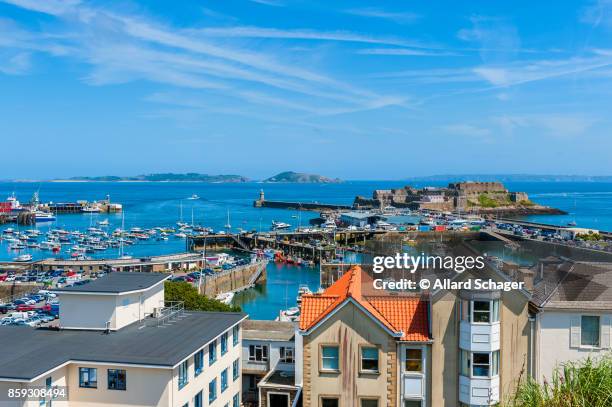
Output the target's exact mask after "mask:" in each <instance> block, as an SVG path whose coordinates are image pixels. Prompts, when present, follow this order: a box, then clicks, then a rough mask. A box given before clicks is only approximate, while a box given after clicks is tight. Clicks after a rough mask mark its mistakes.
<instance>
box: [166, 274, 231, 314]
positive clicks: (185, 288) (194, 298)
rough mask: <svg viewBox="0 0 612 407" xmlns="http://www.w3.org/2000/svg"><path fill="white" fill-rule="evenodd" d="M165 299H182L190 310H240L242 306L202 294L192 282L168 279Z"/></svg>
mask: <svg viewBox="0 0 612 407" xmlns="http://www.w3.org/2000/svg"><path fill="white" fill-rule="evenodd" d="M164 290H165V294H164V300H165V301H182V302H183V303H184V304H185V309H186V310H189V311H226V312H227V311H230V312H240V307H238V306H234V305H227V304H224V303H222V302H221V301H219V300H216V299H214V298H208V297H206V296H205V295H200V294H199V293H198V290H197V289H196V288H195V287H194V286H193V285H191V284H190V283H187V282H184V281H166V282H165V286H164Z"/></svg>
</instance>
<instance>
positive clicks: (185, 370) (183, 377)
mask: <svg viewBox="0 0 612 407" xmlns="http://www.w3.org/2000/svg"><path fill="white" fill-rule="evenodd" d="M188 382H189V365H188V363H187V361H184V362H183V363H181V364H180V365H179V376H178V388H179V390H180V389H182V388H183V387H185V385H186V384H187V383H188Z"/></svg>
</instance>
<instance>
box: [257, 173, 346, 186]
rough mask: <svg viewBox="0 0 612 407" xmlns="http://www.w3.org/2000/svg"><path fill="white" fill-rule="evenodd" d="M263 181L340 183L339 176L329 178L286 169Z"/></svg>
mask: <svg viewBox="0 0 612 407" xmlns="http://www.w3.org/2000/svg"><path fill="white" fill-rule="evenodd" d="M263 182H296V183H300V184H306V183H310V184H330V183H339V182H342V180H340V179H338V178H328V177H324V176H322V175H317V174H305V173H302V172H293V171H285V172H281V173H280V174H276V175H275V176H273V177H270V178H266V179H265V180H264V181H263Z"/></svg>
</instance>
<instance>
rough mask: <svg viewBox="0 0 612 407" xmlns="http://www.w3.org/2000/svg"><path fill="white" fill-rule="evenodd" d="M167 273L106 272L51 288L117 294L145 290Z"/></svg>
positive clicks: (162, 278)
mask: <svg viewBox="0 0 612 407" xmlns="http://www.w3.org/2000/svg"><path fill="white" fill-rule="evenodd" d="M170 276H171V274H168V273H154V272H119V271H115V272H112V273H108V274H107V275H105V276H104V277H101V278H98V279H95V280H91V281H90V282H88V283H85V284H83V285H77V286H72V287H66V288H58V289H55V290H52V291H54V292H62V293H63V292H65V293H109V294H119V293H124V292H130V291H140V290H146V289H148V288H151V287H153V286H154V285H157V284H158V283H160V282H162V281H164V280H167V279H168V278H170Z"/></svg>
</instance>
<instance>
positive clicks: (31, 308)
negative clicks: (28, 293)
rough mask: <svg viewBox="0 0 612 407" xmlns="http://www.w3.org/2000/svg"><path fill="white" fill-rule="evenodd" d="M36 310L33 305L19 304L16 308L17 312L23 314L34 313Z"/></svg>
mask: <svg viewBox="0 0 612 407" xmlns="http://www.w3.org/2000/svg"><path fill="white" fill-rule="evenodd" d="M35 309H36V307H35V306H33V305H26V304H19V305H18V306H17V308H16V310H17V311H20V312H23V311H34V310H35Z"/></svg>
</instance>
